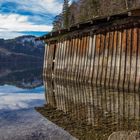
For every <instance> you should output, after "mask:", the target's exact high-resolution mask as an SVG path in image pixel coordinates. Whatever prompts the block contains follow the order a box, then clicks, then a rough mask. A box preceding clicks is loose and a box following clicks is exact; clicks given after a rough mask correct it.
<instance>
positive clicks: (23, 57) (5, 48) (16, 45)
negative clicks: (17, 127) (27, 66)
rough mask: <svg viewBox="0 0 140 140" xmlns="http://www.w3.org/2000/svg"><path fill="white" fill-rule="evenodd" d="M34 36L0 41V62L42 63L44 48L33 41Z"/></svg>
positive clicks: (41, 44)
mask: <svg viewBox="0 0 140 140" xmlns="http://www.w3.org/2000/svg"><path fill="white" fill-rule="evenodd" d="M35 38H36V37H35V36H20V37H17V38H14V39H8V40H4V39H0V62H15V63H21V62H29V63H30V62H42V63H43V56H44V46H45V44H44V43H43V42H42V41H35Z"/></svg>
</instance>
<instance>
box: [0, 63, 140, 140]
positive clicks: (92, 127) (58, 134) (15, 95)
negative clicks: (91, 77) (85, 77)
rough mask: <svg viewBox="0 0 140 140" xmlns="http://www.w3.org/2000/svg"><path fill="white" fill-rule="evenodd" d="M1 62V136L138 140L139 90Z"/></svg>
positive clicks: (17, 139)
mask: <svg viewBox="0 0 140 140" xmlns="http://www.w3.org/2000/svg"><path fill="white" fill-rule="evenodd" d="M42 71H43V70H42V67H41V66H40V64H38V63H32V64H23V63H22V64H8V63H3V64H1V67H0V140H76V139H79V140H139V139H140V133H139V132H140V94H139V93H134V92H133V93H132V92H128V91H124V90H123V91H119V90H113V89H106V88H102V87H95V86H93V85H91V84H87V83H78V82H75V83H74V82H70V81H66V80H60V79H50V78H47V77H42Z"/></svg>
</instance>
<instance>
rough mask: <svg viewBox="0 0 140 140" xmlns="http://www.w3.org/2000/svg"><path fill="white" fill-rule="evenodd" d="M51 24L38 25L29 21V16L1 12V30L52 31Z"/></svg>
mask: <svg viewBox="0 0 140 140" xmlns="http://www.w3.org/2000/svg"><path fill="white" fill-rule="evenodd" d="M51 29H52V26H51V25H37V24H33V23H31V22H29V21H28V17H27V16H21V15H18V14H10V15H3V14H0V31H13V32H17V31H18V32H19V31H51Z"/></svg>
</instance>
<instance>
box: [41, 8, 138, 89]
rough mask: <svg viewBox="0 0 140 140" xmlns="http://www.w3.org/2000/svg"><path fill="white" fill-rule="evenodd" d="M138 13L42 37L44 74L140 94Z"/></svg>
mask: <svg viewBox="0 0 140 140" xmlns="http://www.w3.org/2000/svg"><path fill="white" fill-rule="evenodd" d="M139 11H140V10H139V9H137V10H134V11H129V12H127V13H123V14H120V15H113V16H110V17H106V18H100V19H94V20H91V21H89V22H87V23H83V24H77V25H75V26H72V27H71V28H69V29H64V30H61V31H58V32H52V33H50V34H48V35H46V36H43V37H41V38H39V39H42V40H44V41H45V42H46V47H45V56H44V71H43V75H44V76H46V77H49V78H51V77H52V78H56V79H65V80H70V81H77V82H89V83H92V84H95V85H98V86H103V87H106V88H117V89H125V90H130V91H139V88H140V16H139V15H140V14H138V13H140V12H139ZM135 13H137V14H135Z"/></svg>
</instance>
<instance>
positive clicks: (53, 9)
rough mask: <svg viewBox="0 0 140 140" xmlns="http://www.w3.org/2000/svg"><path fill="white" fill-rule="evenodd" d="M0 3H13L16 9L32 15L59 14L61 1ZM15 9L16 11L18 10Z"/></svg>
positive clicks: (25, 0)
mask: <svg viewBox="0 0 140 140" xmlns="http://www.w3.org/2000/svg"><path fill="white" fill-rule="evenodd" d="M0 2H13V3H15V4H17V7H15V8H18V9H22V10H26V11H30V12H33V13H38V14H39V13H44V14H45V13H46V14H47V13H49V14H55V15H56V14H59V13H60V12H61V11H62V5H63V1H62V0H1V1H0ZM18 9H17V10H18Z"/></svg>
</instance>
